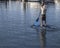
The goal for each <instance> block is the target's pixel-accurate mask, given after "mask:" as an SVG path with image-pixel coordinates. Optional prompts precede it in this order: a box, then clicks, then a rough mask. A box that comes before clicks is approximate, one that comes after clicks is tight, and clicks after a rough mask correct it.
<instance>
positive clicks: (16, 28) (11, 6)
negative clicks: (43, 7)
mask: <svg viewBox="0 0 60 48" xmlns="http://www.w3.org/2000/svg"><path fill="white" fill-rule="evenodd" d="M35 4H36V5H35ZM58 4H59V3H58ZM58 4H48V5H47V6H48V8H47V18H46V19H47V24H48V25H53V26H56V27H57V28H58V27H59V28H60V18H59V17H60V9H59V7H60V6H59V5H60V4H59V5H58ZM39 14H40V4H39V3H37V2H36V3H35V2H34V3H33V2H28V3H23V2H20V1H7V2H5V1H4V2H0V48H5V47H6V48H7V47H8V48H40V46H41V48H45V47H46V48H57V47H60V31H50V32H49V31H47V30H46V29H41V30H40V28H38V27H37V28H38V29H37V31H36V30H35V29H32V28H30V26H31V25H32V24H33V23H34V22H35V21H36V19H37V18H38V16H39ZM39 33H40V34H39ZM40 43H41V44H40Z"/></svg>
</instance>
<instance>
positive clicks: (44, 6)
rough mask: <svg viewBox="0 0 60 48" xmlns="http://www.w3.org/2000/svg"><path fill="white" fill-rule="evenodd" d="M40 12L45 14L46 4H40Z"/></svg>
mask: <svg viewBox="0 0 60 48" xmlns="http://www.w3.org/2000/svg"><path fill="white" fill-rule="evenodd" d="M41 14H46V5H43V6H41Z"/></svg>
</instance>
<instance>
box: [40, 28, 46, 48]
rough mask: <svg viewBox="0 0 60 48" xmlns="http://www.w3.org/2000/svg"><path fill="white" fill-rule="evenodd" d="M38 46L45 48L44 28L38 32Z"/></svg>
mask: <svg viewBox="0 0 60 48" xmlns="http://www.w3.org/2000/svg"><path fill="white" fill-rule="evenodd" d="M40 44H41V45H40V46H41V48H45V47H46V28H42V29H41V32H40Z"/></svg>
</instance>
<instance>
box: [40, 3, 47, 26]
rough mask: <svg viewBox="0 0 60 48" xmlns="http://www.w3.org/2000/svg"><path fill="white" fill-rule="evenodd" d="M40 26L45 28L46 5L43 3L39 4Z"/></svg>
mask: <svg viewBox="0 0 60 48" xmlns="http://www.w3.org/2000/svg"><path fill="white" fill-rule="evenodd" d="M41 26H46V5H45V3H44V2H42V4H41Z"/></svg>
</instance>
